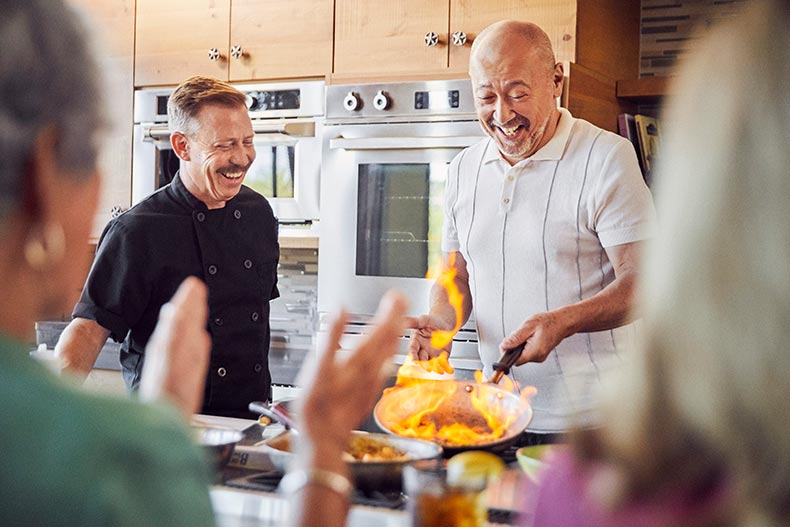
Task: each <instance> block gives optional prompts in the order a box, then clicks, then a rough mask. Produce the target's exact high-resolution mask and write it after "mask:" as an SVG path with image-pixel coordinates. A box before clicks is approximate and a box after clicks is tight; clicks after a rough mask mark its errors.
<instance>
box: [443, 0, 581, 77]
mask: <svg viewBox="0 0 790 527" xmlns="http://www.w3.org/2000/svg"><path fill="white" fill-rule="evenodd" d="M576 1H577V0H533V1H530V2H525V1H524V0H451V5H450V40H451V44H450V62H449V68H450V71H453V72H466V71H468V69H469V51H470V49H471V47H472V42H473V41H474V39H475V37H477V35H478V33H480V31H482V30H483V29H485V28H486V27H487V26H488V25H490V24H493V23H494V22H498V21H500V20H521V21H524V22H533V23H535V24H537V25H539V26H540V27H541V28H543V30H544V31H546V33H547V34H548V35H549V38H550V39H551V44H552V46H553V48H554V53H555V54H556V57H557V60H558V61H574V60H575V50H576ZM460 32H463V33H464V34H465V36H466V39H467V41H466V43H465V44H464V45H456V44H454V43H452V40H453V34H454V33H460Z"/></svg>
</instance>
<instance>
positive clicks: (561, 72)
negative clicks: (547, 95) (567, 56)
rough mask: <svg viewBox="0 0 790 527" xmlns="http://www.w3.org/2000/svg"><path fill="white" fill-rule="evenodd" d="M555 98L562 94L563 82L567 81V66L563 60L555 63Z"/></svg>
mask: <svg viewBox="0 0 790 527" xmlns="http://www.w3.org/2000/svg"><path fill="white" fill-rule="evenodd" d="M552 80H553V82H554V98H555V99H556V98H557V97H559V96H561V95H562V83H563V82H565V68H564V67H563V65H562V62H558V63H556V64H555V65H554V76H553V79H552Z"/></svg>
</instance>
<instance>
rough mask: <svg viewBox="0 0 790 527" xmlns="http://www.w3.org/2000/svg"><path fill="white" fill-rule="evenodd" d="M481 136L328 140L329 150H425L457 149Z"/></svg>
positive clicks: (473, 142)
mask: <svg viewBox="0 0 790 527" xmlns="http://www.w3.org/2000/svg"><path fill="white" fill-rule="evenodd" d="M481 139H483V136H480V135H456V136H447V137H358V138H353V139H346V138H345V137H337V138H335V139H330V140H329V148H331V149H342V150H424V149H426V148H432V149H433V148H444V149H458V148H466V147H468V146H472V145H473V144H475V143H478V142H479V141H480V140H481Z"/></svg>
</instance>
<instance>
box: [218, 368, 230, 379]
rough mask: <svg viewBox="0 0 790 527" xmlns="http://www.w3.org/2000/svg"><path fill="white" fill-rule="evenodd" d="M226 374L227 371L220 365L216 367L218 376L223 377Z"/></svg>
mask: <svg viewBox="0 0 790 527" xmlns="http://www.w3.org/2000/svg"><path fill="white" fill-rule="evenodd" d="M227 374H228V371H227V370H226V369H225V368H223V367H220V368H219V369H217V375H219V376H220V377H224V376H225V375H227Z"/></svg>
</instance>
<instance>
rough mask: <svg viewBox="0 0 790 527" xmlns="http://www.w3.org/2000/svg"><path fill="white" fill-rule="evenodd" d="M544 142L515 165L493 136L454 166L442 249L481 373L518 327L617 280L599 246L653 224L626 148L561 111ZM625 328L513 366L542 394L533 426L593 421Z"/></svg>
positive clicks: (627, 336) (626, 343)
mask: <svg viewBox="0 0 790 527" xmlns="http://www.w3.org/2000/svg"><path fill="white" fill-rule="evenodd" d="M560 114H561V115H560V119H559V123H558V125H557V129H556V131H555V133H554V136H553V137H552V139H551V140H550V141H549V142H548V143H547V144H546V145H545V146H543V148H541V149H540V150H538V151H537V152H535V154H533V155H532V156H531V157H530V158H528V159H525V160H523V161H521V162H519V163H518V164H516V165H515V166H512V167H511V166H510V165H509V164H508V163H507V161H505V160H504V159H503V158H502V156H501V154H500V153H499V150H498V148H497V146H496V143H494V142H493V141H492V140H491V139H489V138H487V139H485V140H483V141H481V142H480V143H478V144H476V145H474V146H471V147H469V148H467V149H465V150H464V151H462V152H461V153H460V154H458V156H456V158H455V159H454V160H453V161H452V163H451V164H450V169H449V172H448V178H447V187H446V191H445V217H444V229H443V235H442V250H443V251H445V252H452V251H460V252H461V254H462V255H463V257H464V259H465V260H466V262H467V268H468V271H469V287H470V291H471V293H472V304H473V308H474V317H475V321H476V324H477V332H478V338H479V348H480V357H481V360H482V362H483V364H484V373H485V374H486V375H490V374H491V373H492V370H491V365H492V364H493V363H494V362H496V361H497V360H498V359H499V343H500V341H501V340H502V339H503V338H504V337H505V336H506V335H508V334H509V333H510V332H512V331H513V330H515V329H516V328H517V327H518V326H519V325H520V324H521V323H522V322H523V321H524V320H526V319H527V318H529V317H530V316H532V315H534V314H535V313H540V312H544V311H549V310H552V309H556V308H559V307H561V306H565V305H568V304H572V303H575V302H578V301H580V300H582V299H585V298H589V297H591V296H593V295H594V294H596V293H598V292H599V291H600V290H601V289H603V288H604V287H606V286H607V285H608V284H609V283H610V282H612V281H613V280H614V277H615V276H614V271H613V269H612V264H611V263H610V261H609V258H608V257H607V255H606V251H605V250H604V249H605V248H606V247H612V246H615V245H620V244H624V243H629V242H634V241H638V240H642V239H644V238H646V237H647V235H648V230H649V228H650V227H651V226H652V224H653V222H654V219H655V212H654V209H653V201H652V196H651V194H650V191H649V189H648V188H647V186H646V185H645V183H644V180H643V179H642V175H641V172H640V170H639V164H638V162H637V159H636V153H635V152H634V149H633V147H632V146H631V144H630V143H629V142H628V141H627V140H626V139H624V138H622V137H620V136H618V135H616V134H613V133H611V132H608V131H605V130H602V129H600V128H598V127H596V126H594V125H592V124H590V123H588V122H587V121H584V120H581V119H575V118H574V117H573V116H572V115H571V114H570V112H568V111H567V110H566V109H564V108H560ZM632 339H633V327H632V326H630V325H629V326H624V327H622V328H617V329H614V330H610V331H601V332H596V333H580V334H577V335H573V336H571V337H569V338H567V339H565V340H564V341H563V342H562V343H560V345H559V346H557V348H556V349H555V350H554V351H553V352H552V353H551V354H550V355H549V357H548V358H547V359H546V361H545V362H544V363H542V364H536V363H530V364H525V365H523V366H519V367H517V368H514V369H513V370H512V373H511V378H512V379H513V380H514V381H515V382H517V383H518V385H519V386H522V387H523V386H526V385H531V386H535V387H536V388H537V389H538V392H537V395H536V396H535V397H533V399H532V406H533V410H534V417H533V419H532V422H531V423H530V426H529V428H528V429H529V430H532V431H537V432H556V431H563V430H567V429H568V428H569V427H570V426H571V425H572V424H574V423H577V424H583V425H590V424H594V423H595V416H594V414H593V412H592V411H593V409H594V405H595V396H594V392H595V389H596V386H597V385H598V384H599V383H600V379H601V377H602V375H603V373H604V372H605V371H606V370H608V369H610V368H612V367H613V366H616V365H617V363H618V362H619V361H620V358H621V356H622V354H623V353H626V350H627V349H628V348H629V347H630V346H631V343H632Z"/></svg>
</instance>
